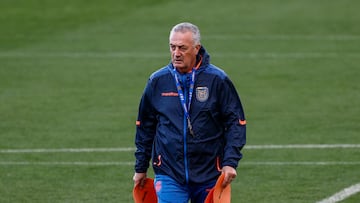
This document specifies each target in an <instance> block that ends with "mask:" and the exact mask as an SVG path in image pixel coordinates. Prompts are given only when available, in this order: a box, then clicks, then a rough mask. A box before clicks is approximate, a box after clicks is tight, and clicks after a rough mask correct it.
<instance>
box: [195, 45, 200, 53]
mask: <svg viewBox="0 0 360 203" xmlns="http://www.w3.org/2000/svg"><path fill="white" fill-rule="evenodd" d="M200 48H201V44H198V45H196V46H195V49H196V55H197V54H198V53H199V50H200Z"/></svg>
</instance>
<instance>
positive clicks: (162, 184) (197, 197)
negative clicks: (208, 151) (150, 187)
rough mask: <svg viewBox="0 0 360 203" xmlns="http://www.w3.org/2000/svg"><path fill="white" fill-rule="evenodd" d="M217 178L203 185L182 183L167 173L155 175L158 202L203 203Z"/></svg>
mask: <svg viewBox="0 0 360 203" xmlns="http://www.w3.org/2000/svg"><path fill="white" fill-rule="evenodd" d="M215 184H216V180H214V181H212V182H209V183H206V184H202V185H182V184H179V183H178V182H176V181H175V180H174V179H172V178H171V177H169V176H166V175H155V180H154V186H155V190H156V195H157V197H158V203H188V202H189V200H191V203H203V202H204V201H205V199H206V196H207V194H208V193H209V191H210V189H211V188H213V187H214V186H215Z"/></svg>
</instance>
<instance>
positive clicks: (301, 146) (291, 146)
mask: <svg viewBox="0 0 360 203" xmlns="http://www.w3.org/2000/svg"><path fill="white" fill-rule="evenodd" d="M328 148H344V149H349V148H360V144H289V145H245V148H244V149H249V150H258V149H328ZM134 151H135V148H134V147H118V148H59V149H0V154H12V153H14V154H15V153H83V152H134Z"/></svg>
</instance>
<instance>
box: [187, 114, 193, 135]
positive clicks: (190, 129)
mask: <svg viewBox="0 0 360 203" xmlns="http://www.w3.org/2000/svg"><path fill="white" fill-rule="evenodd" d="M187 123H188V128H189V132H190V135H192V136H193V137H195V134H194V131H193V129H192V125H191V121H190V118H187Z"/></svg>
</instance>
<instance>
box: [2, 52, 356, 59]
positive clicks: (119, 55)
mask: <svg viewBox="0 0 360 203" xmlns="http://www.w3.org/2000/svg"><path fill="white" fill-rule="evenodd" d="M211 56H213V57H219V58H229V57H231V58H233V57H238V58H252V59H258V58H277V59H281V58H290V59H291V58H293V59H302V58H343V57H352V58H360V53H359V52H351V53H350V52H349V53H346V52H341V53H340V52H283V53H281V52H263V53H260V52H256V53H254V52H250V53H248V52H229V53H224V52H222V53H221V52H217V53H214V54H211ZM0 58H70V59H82V58H145V59H146V58H170V54H169V53H167V52H152V53H150V52H143V53H141V52H133V53H130V52H106V51H104V52H72V51H69V52H68V51H65V52H51V51H47V52H46V51H42V52H36V51H33V52H18V51H15V52H0Z"/></svg>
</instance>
